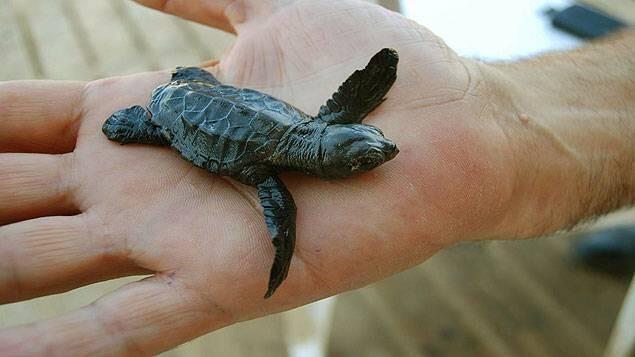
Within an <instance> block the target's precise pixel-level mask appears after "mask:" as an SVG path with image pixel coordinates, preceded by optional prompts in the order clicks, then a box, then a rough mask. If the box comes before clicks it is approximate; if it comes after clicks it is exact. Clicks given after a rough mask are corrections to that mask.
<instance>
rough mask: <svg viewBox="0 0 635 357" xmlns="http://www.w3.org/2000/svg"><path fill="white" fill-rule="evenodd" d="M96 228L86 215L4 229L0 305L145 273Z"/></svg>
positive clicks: (1, 230) (1, 229) (1, 234)
mask: <svg viewBox="0 0 635 357" xmlns="http://www.w3.org/2000/svg"><path fill="white" fill-rule="evenodd" d="M94 226H99V225H97V224H96V223H95V222H92V221H91V219H90V218H89V217H88V215H86V214H84V215H78V216H63V217H44V218H38V219H34V220H30V221H24V222H20V223H15V224H10V225H7V226H2V227H0V303H8V302H14V301H20V300H25V299H30V298H33V297H37V296H42V295H48V294H53V293H59V292H63V291H67V290H70V289H73V288H77V287H80V286H84V285H87V284H89V283H93V282H97V281H104V280H107V279H111V278H114V277H119V276H127V275H134V274H138V273H142V272H145V271H143V270H141V269H139V268H136V267H135V266H134V264H132V263H131V262H129V261H128V260H127V259H126V255H125V251H123V249H118V248H117V247H118V246H119V245H118V244H115V242H113V241H112V240H110V239H108V236H107V235H106V234H105V232H103V230H101V231H100V232H99V233H98V234H96V233H95V232H96V230H95V229H94V228H90V227H94ZM0 355H2V354H0Z"/></svg>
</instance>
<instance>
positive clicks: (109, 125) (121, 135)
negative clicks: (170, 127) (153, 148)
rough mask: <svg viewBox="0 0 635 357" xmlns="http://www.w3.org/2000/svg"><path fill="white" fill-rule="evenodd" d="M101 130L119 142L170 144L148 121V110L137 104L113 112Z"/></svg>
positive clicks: (109, 137)
mask: <svg viewBox="0 0 635 357" xmlns="http://www.w3.org/2000/svg"><path fill="white" fill-rule="evenodd" d="M101 130H102V131H103V132H104V134H106V136H107V137H108V139H110V140H112V141H116V142H119V143H121V144H129V143H139V144H151V145H169V144H170V143H169V142H168V140H167V139H166V138H165V137H164V136H163V135H162V134H161V130H160V129H159V128H158V127H157V126H155V125H153V124H152V123H151V122H150V118H149V115H148V112H147V111H146V110H145V109H143V108H142V107H140V106H138V105H135V106H134V107H130V108H128V109H123V110H119V111H117V112H115V113H114V114H113V115H111V116H110V118H108V120H106V122H105V123H104V125H103V126H102V127H101Z"/></svg>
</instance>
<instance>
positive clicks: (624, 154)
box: [481, 53, 635, 237]
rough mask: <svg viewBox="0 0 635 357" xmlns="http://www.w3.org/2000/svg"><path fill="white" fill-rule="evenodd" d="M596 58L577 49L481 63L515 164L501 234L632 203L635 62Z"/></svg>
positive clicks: (559, 224)
mask: <svg viewBox="0 0 635 357" xmlns="http://www.w3.org/2000/svg"><path fill="white" fill-rule="evenodd" d="M569 56H571V57H569ZM602 57H605V56H601V57H599V58H602ZM593 62H594V58H593V56H592V55H588V54H586V53H585V54H584V55H579V54H578V55H576V53H572V54H570V55H568V56H567V57H564V56H563V54H560V55H558V54H556V55H552V56H551V57H549V56H547V57H543V58H540V59H537V60H531V61H525V62H520V63H514V64H499V65H487V64H481V66H482V71H483V72H484V73H485V76H486V77H487V78H488V80H489V81H490V82H491V83H492V88H493V92H494V94H493V96H492V98H496V100H497V101H498V102H499V103H501V104H500V106H501V108H504V110H501V111H500V113H499V114H500V115H499V116H498V117H497V118H496V120H497V121H498V123H499V126H500V127H501V128H502V130H503V131H504V132H505V134H506V137H507V138H508V140H509V146H510V151H511V152H512V155H513V157H514V163H515V165H514V166H515V167H514V169H515V178H514V192H513V194H512V195H511V197H512V200H513V202H510V204H509V207H510V209H509V212H508V213H507V215H506V217H505V219H503V221H502V222H501V225H500V227H498V228H499V229H498V232H497V234H499V235H500V236H504V237H510V236H514V237H530V236H536V235H542V234H546V233H550V232H553V231H556V230H559V229H562V228H567V227H570V226H572V225H574V224H575V223H577V222H579V221H581V220H584V219H586V218H590V217H593V216H597V215H600V214H604V213H607V212H609V211H612V210H614V209H617V208H619V207H622V206H624V205H627V204H630V203H632V202H633V182H634V181H633V177H634V176H633V158H634V155H635V154H634V152H633V147H635V145H634V144H633V143H635V141H634V140H633V139H634V137H635V125H633V123H635V115H634V114H633V104H632V103H634V102H635V98H631V97H632V96H633V93H635V88H632V87H630V86H632V85H633V80H632V78H635V69H634V68H633V66H632V65H631V64H630V63H613V64H610V65H609V66H608V67H609V69H610V70H607V68H599V69H598V68H597V66H598V65H597V64H594V63H593ZM594 67H595V68H594ZM600 67H602V66H600ZM594 71H597V73H594ZM611 71H613V72H611ZM624 71H633V72H631V73H630V74H629V73H626V74H625V73H624ZM625 76H626V77H625ZM629 76H630V77H629ZM624 77H625V78H624Z"/></svg>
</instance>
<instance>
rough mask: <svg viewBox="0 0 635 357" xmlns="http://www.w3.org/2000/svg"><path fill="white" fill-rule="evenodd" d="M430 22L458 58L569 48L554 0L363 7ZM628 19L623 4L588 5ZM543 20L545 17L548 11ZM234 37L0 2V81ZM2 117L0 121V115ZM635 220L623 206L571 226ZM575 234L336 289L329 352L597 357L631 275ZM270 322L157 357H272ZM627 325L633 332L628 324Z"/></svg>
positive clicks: (63, 298)
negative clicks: (605, 266) (605, 268)
mask: <svg viewBox="0 0 635 357" xmlns="http://www.w3.org/2000/svg"><path fill="white" fill-rule="evenodd" d="M375 2H379V3H381V4H382V5H384V6H387V7H388V8H390V9H392V10H396V11H401V12H402V13H403V14H404V15H406V16H408V17H410V18H412V19H414V20H416V21H417V22H420V23H422V24H424V25H426V26H428V27H429V28H430V29H431V30H432V31H434V32H436V33H437V34H438V35H440V36H441V37H442V38H443V39H444V40H445V41H446V42H447V43H448V44H449V45H450V46H451V47H453V48H454V49H455V50H457V51H458V52H459V54H461V55H464V56H470V57H476V58H481V59H483V60H510V59H514V58H522V57H526V56H530V55H532V54H537V53H541V52H545V51H552V50H558V49H568V48H573V47H576V46H579V45H581V44H582V40H581V39H579V38H577V37H574V36H572V35H570V34H567V33H565V32H562V31H560V30H557V29H555V28H554V27H553V26H552V24H551V19H550V17H549V16H547V14H546V13H547V9H550V8H553V9H562V8H565V7H567V6H569V5H571V4H572V1H565V0H552V1H549V0H516V1H499V0H481V1H478V2H475V1H471V0H445V1H423V0H402V1H401V2H400V1H398V0H394V1H375ZM589 2H592V3H593V5H594V6H597V7H598V8H600V9H602V10H604V11H607V12H610V13H613V14H617V15H618V18H620V19H621V21H624V22H626V23H635V2H634V1H632V0H622V1H618V0H613V1H610V0H589ZM552 16H553V15H552ZM232 41H233V36H231V35H229V34H225V33H222V32H220V31H216V30H212V29H209V28H206V27H204V26H201V25H197V24H193V23H187V22H185V21H181V20H178V19H176V18H174V17H170V16H166V15H162V14H160V13H158V12H154V11H151V10H148V9H145V8H142V7H140V6H138V5H135V4H134V3H132V1H128V0H0V80H11V79H77V80H90V79H95V78H101V77H105V76H114V75H123V74H128V73H134V72H139V71H148V70H158V69H164V68H170V67H175V66H177V65H183V64H196V63H200V62H203V61H207V60H209V59H212V58H217V57H219V56H220V55H221V54H222V53H223V51H224V50H225V49H227V48H228V46H230V45H231V43H232ZM0 120H1V118H0ZM631 222H635V214H634V213H633V212H632V211H624V212H621V213H619V214H615V215H613V216H611V217H608V218H606V219H603V220H601V221H599V222H596V223H594V224H593V225H588V226H587V227H583V228H581V229H580V232H583V231H589V230H594V229H600V228H602V227H608V226H614V225H623V224H629V223H631ZM579 234H581V233H567V234H559V235H556V236H552V237H546V238H542V239H537V240H532V241H523V242H494V243H472V244H464V245H461V246H457V247H455V248H452V249H448V250H447V251H444V252H442V253H440V254H438V255H436V256H435V257H433V258H432V259H430V260H429V261H428V262H426V263H425V264H423V265H421V266H418V267H415V268H413V269H411V270H408V271H406V272H403V273H401V274H398V275H396V276H393V277H392V278H390V279H387V280H384V281H381V282H379V283H376V284H374V285H372V286H369V287H367V288H364V289H360V290H357V291H353V292H349V293H346V294H343V295H340V296H339V297H338V299H337V300H336V302H335V303H334V305H333V306H334V315H333V316H334V318H333V321H332V326H331V329H330V331H328V336H329V344H328V347H327V352H328V353H327V354H328V355H329V356H599V355H601V354H602V352H603V350H604V348H605V345H606V343H607V341H608V338H609V335H610V332H611V329H612V326H613V324H614V322H615V318H616V316H617V314H618V312H619V310H620V307H621V304H622V300H623V298H624V296H625V294H626V291H627V288H628V286H629V283H630V279H631V278H632V275H630V276H629V275H628V274H624V275H611V274H605V273H601V272H597V271H595V270H592V269H589V268H587V267H585V266H583V265H581V264H579V263H577V261H576V260H575V259H573V257H572V255H571V246H572V242H574V241H575V239H576V237H575V236H576V235H579ZM134 279H135V278H128V279H119V280H115V281H110V282H106V283H102V284H95V285H92V286H88V287H85V288H82V289H78V290H75V291H72V292H69V293H65V294H60V295H56V296H51V297H46V298H39V299H34V300H31V301H27V302H22V303H16V304H10V305H5V306H1V307H0V326H12V325H15V324H20V323H27V322H31V321H35V320H38V319H42V318H47V317H51V316H54V315H58V314H61V313H63V312H65V311H69V310H72V309H75V308H77V307H79V306H82V305H85V304H87V303H90V302H91V301H93V300H94V299H96V298H98V297H99V296H101V295H103V294H104V293H105V292H108V291H111V290H114V289H115V288H117V287H119V286H121V285H123V284H124V283H127V282H129V281H131V280H134ZM285 328H287V329H288V325H285V324H284V323H283V319H282V318H281V317H280V315H273V316H269V317H266V318H262V319H259V320H255V321H250V322H245V323H240V324H237V325H234V326H231V327H229V328H226V329H223V330H221V331H217V332H214V333H212V334H210V335H207V336H203V337H201V338H198V339H196V340H194V341H192V342H190V343H187V344H185V345H183V346H181V347H179V348H177V349H175V350H173V351H170V352H167V353H165V354H164V355H165V356H210V355H214V356H253V355H256V356H284V355H286V353H287V352H286V345H285V341H284V338H283V336H284V334H285ZM633 328H635V327H633Z"/></svg>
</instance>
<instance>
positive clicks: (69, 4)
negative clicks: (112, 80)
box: [60, 0, 102, 79]
mask: <svg viewBox="0 0 635 357" xmlns="http://www.w3.org/2000/svg"><path fill="white" fill-rule="evenodd" d="M60 7H61V10H62V13H63V14H64V16H65V17H66V19H67V21H68V23H69V26H70V29H71V33H72V35H73V37H74V38H75V41H76V42H77V44H78V46H79V50H80V53H81V54H82V56H83V57H84V61H85V62H86V64H87V66H88V67H89V69H90V78H88V79H95V78H100V77H102V74H101V72H100V69H99V59H98V57H97V51H96V44H95V43H92V42H91V41H90V39H89V38H88V36H87V34H86V27H85V24H84V23H83V22H82V19H81V16H80V14H79V12H78V9H77V6H76V2H75V1H71V0H61V1H60Z"/></svg>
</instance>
